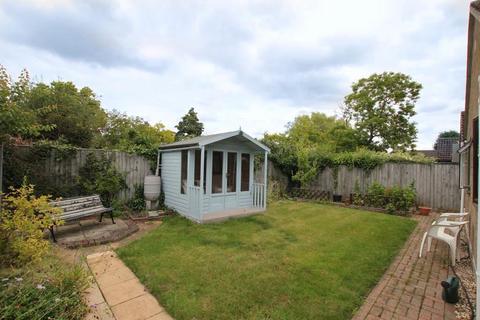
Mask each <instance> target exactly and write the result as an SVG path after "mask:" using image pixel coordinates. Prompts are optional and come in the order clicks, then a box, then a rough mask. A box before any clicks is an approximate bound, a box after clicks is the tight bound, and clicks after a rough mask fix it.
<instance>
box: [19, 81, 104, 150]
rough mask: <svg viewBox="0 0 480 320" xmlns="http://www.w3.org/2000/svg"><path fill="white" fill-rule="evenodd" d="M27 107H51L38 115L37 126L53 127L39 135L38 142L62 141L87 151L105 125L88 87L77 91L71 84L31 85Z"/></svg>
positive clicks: (97, 103) (93, 95) (56, 82)
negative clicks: (52, 107) (39, 139)
mask: <svg viewBox="0 0 480 320" xmlns="http://www.w3.org/2000/svg"><path fill="white" fill-rule="evenodd" d="M27 106H28V107H29V108H30V109H31V110H36V109H38V108H47V107H49V106H54V109H53V110H50V111H49V112H42V113H41V114H40V115H39V117H38V118H39V121H40V123H41V124H43V125H49V124H53V125H54V126H55V127H54V128H53V129H52V130H49V131H48V132H42V134H41V136H42V138H43V139H47V140H58V139H60V138H62V139H64V141H65V142H67V143H68V144H71V145H74V146H78V147H84V148H87V147H91V145H92V141H93V140H94V138H95V137H96V136H97V135H99V134H100V129H101V128H103V127H104V126H105V122H106V114H105V111H104V110H103V109H102V108H101V106H100V101H99V100H98V99H97V97H96V95H95V93H94V92H93V91H92V90H91V89H90V88H88V87H84V88H81V89H80V90H79V89H77V87H76V86H75V85H74V84H73V83H72V82H63V81H54V82H52V83H51V84H50V85H47V84H44V83H38V84H36V85H34V86H33V87H32V89H31V92H30V94H29V98H28V101H27Z"/></svg>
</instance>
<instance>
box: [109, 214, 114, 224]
mask: <svg viewBox="0 0 480 320" xmlns="http://www.w3.org/2000/svg"><path fill="white" fill-rule="evenodd" d="M110 219H112V223H113V224H115V220H113V211H110Z"/></svg>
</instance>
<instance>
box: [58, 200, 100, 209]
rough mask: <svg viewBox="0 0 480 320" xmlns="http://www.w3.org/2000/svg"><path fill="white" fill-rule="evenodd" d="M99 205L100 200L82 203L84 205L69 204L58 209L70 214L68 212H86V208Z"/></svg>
mask: <svg viewBox="0 0 480 320" xmlns="http://www.w3.org/2000/svg"><path fill="white" fill-rule="evenodd" d="M99 205H102V202H101V201H100V200H95V201H90V202H84V203H75V204H69V205H65V206H61V207H58V208H61V209H63V212H70V211H75V210H80V209H85V210H86V209H88V208H91V207H97V206H99Z"/></svg>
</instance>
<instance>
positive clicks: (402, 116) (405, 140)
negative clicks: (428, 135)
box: [343, 72, 422, 151]
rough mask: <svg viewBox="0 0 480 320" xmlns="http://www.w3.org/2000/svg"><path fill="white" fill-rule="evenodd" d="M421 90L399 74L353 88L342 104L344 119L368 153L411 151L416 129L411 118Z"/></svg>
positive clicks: (370, 79) (376, 77)
mask: <svg viewBox="0 0 480 320" xmlns="http://www.w3.org/2000/svg"><path fill="white" fill-rule="evenodd" d="M421 89H422V85H421V84H420V83H417V82H415V81H413V80H412V78H411V77H410V76H408V75H405V74H402V73H394V72H384V73H381V74H376V73H375V74H372V75H371V76H369V77H368V78H363V79H360V80H359V81H357V82H356V83H354V84H353V85H352V93H350V94H349V95H347V96H346V97H345V100H344V103H345V106H344V110H343V117H344V119H345V120H346V121H348V122H349V123H351V124H352V125H353V127H354V128H355V130H356V131H357V137H358V141H359V142H360V143H361V144H362V145H364V146H366V147H367V148H369V149H372V150H379V151H386V150H393V151H405V150H407V149H414V148H415V141H416V138H417V128H416V123H415V122H412V121H411V118H412V117H413V116H414V115H415V114H416V112H415V103H416V102H417V100H418V99H419V97H420V90H421Z"/></svg>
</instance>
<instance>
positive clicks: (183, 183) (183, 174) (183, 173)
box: [180, 150, 188, 194]
mask: <svg viewBox="0 0 480 320" xmlns="http://www.w3.org/2000/svg"><path fill="white" fill-rule="evenodd" d="M187 167H188V151H187V150H182V160H181V169H180V192H181V193H183V194H185V193H186V192H187Z"/></svg>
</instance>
